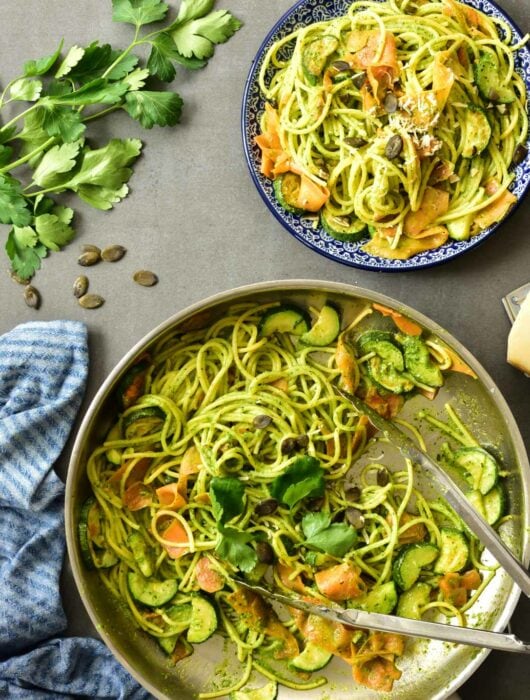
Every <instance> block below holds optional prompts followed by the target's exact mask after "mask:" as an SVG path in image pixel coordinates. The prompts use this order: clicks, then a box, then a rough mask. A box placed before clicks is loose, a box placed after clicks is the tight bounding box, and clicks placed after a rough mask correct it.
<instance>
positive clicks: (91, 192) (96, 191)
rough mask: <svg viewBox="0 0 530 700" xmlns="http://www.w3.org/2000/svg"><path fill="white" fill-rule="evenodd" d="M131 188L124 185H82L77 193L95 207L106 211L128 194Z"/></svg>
mask: <svg viewBox="0 0 530 700" xmlns="http://www.w3.org/2000/svg"><path fill="white" fill-rule="evenodd" d="M128 192H129V188H128V187H127V185H122V186H121V187H117V188H115V189H112V188H109V187H101V186H100V185H80V186H79V187H78V188H77V190H76V193H77V195H78V196H79V197H80V198H81V199H82V200H83V201H84V202H86V203H87V204H90V206H91V207H94V208H95V209H101V210H103V211H106V210H107V209H112V207H113V205H114V204H116V203H117V202H119V201H121V200H122V199H123V198H124V197H126V196H127V193H128Z"/></svg>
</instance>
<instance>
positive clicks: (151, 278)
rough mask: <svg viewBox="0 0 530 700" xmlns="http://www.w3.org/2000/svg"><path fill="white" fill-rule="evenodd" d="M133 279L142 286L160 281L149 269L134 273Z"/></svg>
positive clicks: (152, 284)
mask: <svg viewBox="0 0 530 700" xmlns="http://www.w3.org/2000/svg"><path fill="white" fill-rule="evenodd" d="M133 280H134V281H135V282H136V283H137V284H141V285H142V287H153V286H154V285H155V284H157V282H158V277H157V276H156V275H155V273H154V272H150V271H149V270H138V271H137V272H135V273H134V275H133Z"/></svg>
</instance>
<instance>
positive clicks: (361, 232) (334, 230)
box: [320, 206, 366, 243]
mask: <svg viewBox="0 0 530 700" xmlns="http://www.w3.org/2000/svg"><path fill="white" fill-rule="evenodd" d="M320 225H321V226H322V228H323V229H324V231H325V232H326V233H327V234H329V235H330V236H331V237H332V238H335V239H336V240H337V241H342V242H343V243H355V242H356V241H360V240H361V238H364V236H365V234H366V224H365V223H364V221H361V220H360V219H358V218H357V217H355V216H335V215H333V214H331V212H330V211H329V210H328V209H326V207H325V206H324V208H323V209H322V211H321V212H320Z"/></svg>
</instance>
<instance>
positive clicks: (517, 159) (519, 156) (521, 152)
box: [512, 144, 528, 165]
mask: <svg viewBox="0 0 530 700" xmlns="http://www.w3.org/2000/svg"><path fill="white" fill-rule="evenodd" d="M527 155H528V149H527V148H526V147H525V146H523V145H522V144H519V145H518V146H517V148H516V149H515V153H514V154H513V159H512V165H519V163H522V162H523V160H524V159H525V158H526V156H527Z"/></svg>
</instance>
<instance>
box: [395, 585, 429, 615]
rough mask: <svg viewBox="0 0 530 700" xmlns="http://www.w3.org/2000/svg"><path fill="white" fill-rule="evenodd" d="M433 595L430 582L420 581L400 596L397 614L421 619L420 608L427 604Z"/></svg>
mask: <svg viewBox="0 0 530 700" xmlns="http://www.w3.org/2000/svg"><path fill="white" fill-rule="evenodd" d="M430 595H431V587H430V586H429V584H428V583H423V581H418V583H415V584H414V585H413V586H412V588H409V590H408V591H405V592H404V593H402V594H401V595H400V596H399V601H398V604H397V609H396V615H399V617H408V618H410V619H411V620H421V613H420V608H422V607H423V606H424V605H427V603H428V602H429V599H430Z"/></svg>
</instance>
